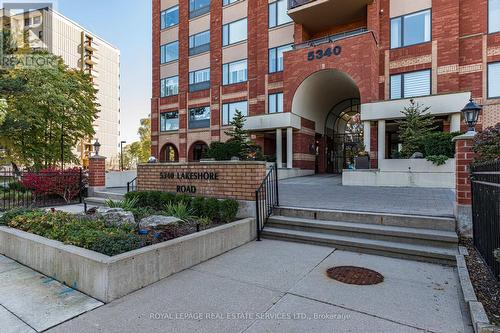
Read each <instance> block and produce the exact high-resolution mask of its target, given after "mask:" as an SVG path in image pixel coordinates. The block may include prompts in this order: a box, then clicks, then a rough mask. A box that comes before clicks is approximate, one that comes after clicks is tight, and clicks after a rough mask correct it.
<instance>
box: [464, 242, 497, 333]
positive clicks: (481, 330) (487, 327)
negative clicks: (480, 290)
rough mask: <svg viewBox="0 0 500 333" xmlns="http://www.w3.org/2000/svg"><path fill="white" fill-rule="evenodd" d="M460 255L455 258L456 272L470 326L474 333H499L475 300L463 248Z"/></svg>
mask: <svg viewBox="0 0 500 333" xmlns="http://www.w3.org/2000/svg"><path fill="white" fill-rule="evenodd" d="M459 251H460V254H458V255H457V256H456V257H457V270H458V278H459V280H460V286H461V288H462V294H463V297H464V301H465V303H466V305H467V308H468V309H469V313H470V317H471V321H472V326H473V327H474V332H475V333H500V327H498V326H494V325H491V324H490V321H489V320H488V316H487V315H486V311H484V307H483V304H482V303H481V302H479V301H478V300H477V297H476V293H475V292H474V287H473V286H472V282H471V280H470V276H469V271H468V269H467V264H466V262H465V257H464V255H468V251H467V249H466V248H464V247H462V246H461V247H460V249H459Z"/></svg>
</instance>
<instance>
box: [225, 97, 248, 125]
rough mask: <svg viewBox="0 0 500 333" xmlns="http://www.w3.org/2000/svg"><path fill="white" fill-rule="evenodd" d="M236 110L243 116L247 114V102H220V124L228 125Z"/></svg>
mask: <svg viewBox="0 0 500 333" xmlns="http://www.w3.org/2000/svg"><path fill="white" fill-rule="evenodd" d="M236 111H240V112H241V114H242V115H243V116H245V117H246V116H248V102H247V101H242V102H235V103H226V104H222V125H229V123H230V122H231V121H232V120H233V118H234V116H235V115H236Z"/></svg>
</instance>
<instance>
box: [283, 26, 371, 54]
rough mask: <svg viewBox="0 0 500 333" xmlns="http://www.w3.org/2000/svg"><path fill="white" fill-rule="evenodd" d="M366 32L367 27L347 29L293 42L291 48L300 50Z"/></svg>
mask: <svg viewBox="0 0 500 333" xmlns="http://www.w3.org/2000/svg"><path fill="white" fill-rule="evenodd" d="M367 32H369V30H368V29H367V28H359V29H355V30H349V31H345V32H341V33H338V34H334V35H330V36H325V37H321V38H316V39H311V40H308V41H305V42H303V43H300V44H295V45H294V46H293V49H294V50H300V49H305V48H307V47H311V46H318V45H321V44H326V43H333V42H335V41H338V40H341V39H345V38H349V37H354V36H357V35H361V34H364V33H367Z"/></svg>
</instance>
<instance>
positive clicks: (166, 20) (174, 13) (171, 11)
mask: <svg viewBox="0 0 500 333" xmlns="http://www.w3.org/2000/svg"><path fill="white" fill-rule="evenodd" d="M160 21H161V29H167V28H170V27H173V26H174V25H177V24H179V6H178V5H177V6H173V7H170V8H168V9H166V10H164V11H162V12H161V19H160Z"/></svg>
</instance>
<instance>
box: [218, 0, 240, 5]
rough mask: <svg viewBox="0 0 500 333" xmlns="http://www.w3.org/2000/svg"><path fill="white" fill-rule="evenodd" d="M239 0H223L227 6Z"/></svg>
mask: <svg viewBox="0 0 500 333" xmlns="http://www.w3.org/2000/svg"><path fill="white" fill-rule="evenodd" d="M236 1H239V0H222V5H223V6H227V5H230V4H232V3H234V2H236Z"/></svg>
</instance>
